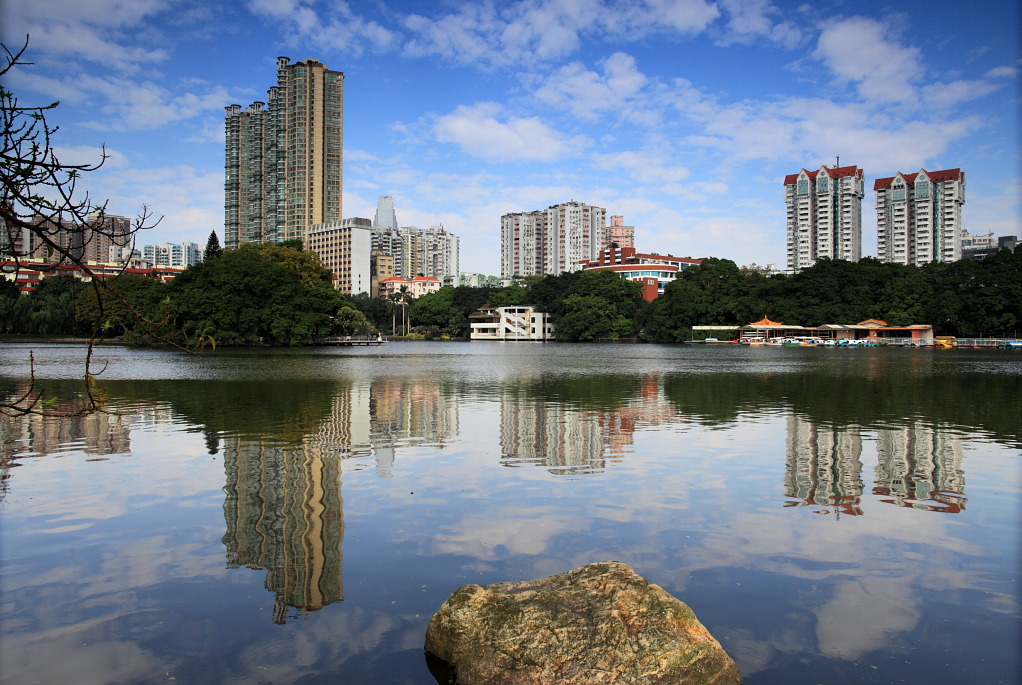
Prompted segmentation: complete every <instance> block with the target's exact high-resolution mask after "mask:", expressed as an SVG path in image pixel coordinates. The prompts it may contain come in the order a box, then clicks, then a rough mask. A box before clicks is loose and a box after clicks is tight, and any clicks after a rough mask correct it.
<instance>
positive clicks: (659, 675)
mask: <svg viewBox="0 0 1022 685" xmlns="http://www.w3.org/2000/svg"><path fill="white" fill-rule="evenodd" d="M426 651H427V652H428V653H430V654H432V655H433V656H435V657H437V658H438V659H441V660H442V661H445V662H447V664H448V665H449V666H450V668H451V669H452V671H453V672H454V673H455V674H456V675H457V682H458V684H459V685H475V684H477V683H490V684H498V685H514V684H517V683H532V684H536V683H558V684H561V683H577V684H579V685H581V684H583V683H586V684H590V683H618V684H621V683H656V684H660V683H663V684H666V683H685V684H686V685H688V684H693V685H695V684H700V685H701V684H703V683H707V684H713V685H735V684H738V683H741V677H740V675H739V673H738V667H737V666H736V665H735V662H734V661H733V660H732V659H731V657H729V656H728V655H727V653H726V652H724V649H723V648H722V647H721V646H720V643H718V642H717V641H716V640H715V639H714V638H713V636H712V635H710V634H709V632H707V630H706V628H704V627H703V625H702V624H701V623H699V621H698V620H697V619H696V617H695V614H694V613H693V612H692V610H691V609H690V608H689V607H688V606H687V605H686V604H684V603H683V602H681V601H680V600H678V599H676V598H674V597H672V596H671V595H669V594H668V593H667V592H666V591H665V590H664V589H663V588H662V587H660V586H659V585H655V584H653V583H650V582H649V581H647V580H646V579H644V578H642V577H641V576H639V575H638V574H636V573H635V572H634V571H633V570H632V569H631V568H630V567H629V566H628V565H627V564H624V563H621V562H619V561H605V562H600V563H596V564H589V565H588V566H583V567H581V568H577V569H575V570H573V571H568V572H567V573H561V574H558V575H555V576H550V577H549V578H543V579H541V580H530V581H521V582H507V583H497V584H495V585H489V586H483V585H464V586H462V587H460V588H458V589H457V590H455V591H454V593H453V594H452V595H451V596H450V597H449V598H448V599H447V601H446V602H444V604H443V606H441V607H440V610H439V611H438V612H437V613H436V614H435V615H434V616H433V618H432V620H431V621H430V623H429V628H428V629H427V631H426Z"/></svg>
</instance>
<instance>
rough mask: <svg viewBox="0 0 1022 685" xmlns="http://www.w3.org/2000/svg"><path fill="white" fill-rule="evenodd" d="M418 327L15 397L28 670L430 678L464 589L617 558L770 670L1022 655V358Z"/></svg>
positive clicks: (951, 666)
mask: <svg viewBox="0 0 1022 685" xmlns="http://www.w3.org/2000/svg"><path fill="white" fill-rule="evenodd" d="M395 348H397V346H395ZM399 349H400V348H398V349H397V350H395V353H386V354H385V355H383V356H380V357H379V358H377V357H376V356H370V355H368V354H367V355H365V356H364V357H362V356H359V357H348V356H342V355H336V356H335V355H327V354H321V355H318V356H317V357H316V358H315V360H314V361H315V363H316V364H322V367H323V370H324V372H323V373H322V374H318V375H316V376H315V377H309V378H304V377H299V378H295V377H287V378H275V377H264V376H262V375H260V374H259V373H251V374H248V375H244V377H243V378H242V379H241V380H219V379H220V378H225V377H227V376H228V375H230V374H229V373H228V372H230V371H232V369H231V368H229V365H228V364H227V363H226V362H225V363H224V364H223V366H224V369H223V374H222V375H217V376H216V378H213V379H209V378H205V379H201V374H196V376H195V377H196V378H200V379H199V380H185V379H183V378H182V376H183V374H179V375H178V376H176V378H178V380H172V381H161V380H155V379H154V376H155V374H153V376H150V380H145V381H132V380H122V381H116V380H115V381H112V382H105V383H103V386H104V388H103V389H104V391H105V392H106V394H107V396H108V397H109V398H110V406H111V408H113V409H115V410H116V411H118V412H122V413H121V414H95V415H92V416H87V417H82V418H76V419H64V420H56V419H54V420H48V419H40V418H38V417H21V418H17V419H6V418H0V476H5V475H7V474H14V476H15V477H13V479H12V481H11V482H12V483H13V485H12V486H11V487H10V490H9V492H7V494H6V497H5V498H4V504H3V507H4V511H3V516H4V517H5V520H4V523H5V524H6V523H8V522H9V523H10V525H7V526H5V528H6V530H5V531H3V532H4V539H5V542H9V544H5V545H3V546H0V557H2V562H0V583H2V584H3V586H4V589H5V592H4V595H3V596H2V597H0V601H2V606H0V613H2V615H3V616H4V620H3V622H2V624H0V637H3V638H4V639H2V640H0V663H2V664H3V666H4V669H5V671H6V672H5V673H4V680H5V682H7V681H8V673H14V675H13V676H12V677H10V678H9V680H10V682H11V683H21V682H26V683H27V682H43V681H46V682H60V681H64V680H75V678H74V677H73V676H74V675H76V674H70V675H66V674H65V673H64V670H62V667H63V664H61V663H58V662H57V660H52V659H48V655H49V654H51V653H52V652H53V649H54V645H56V646H57V648H58V651H59V652H60V653H62V654H64V653H66V654H67V657H66V662H67V663H72V662H73V663H74V665H75V669H76V670H80V671H82V672H83V673H86V672H87V675H88V676H90V677H91V681H92V682H114V681H117V682H149V681H152V680H155V679H163V676H164V675H165V674H166V676H167V677H168V678H169V677H175V678H176V679H177V680H179V681H182V682H184V681H189V682H203V681H213V680H215V681H217V682H304V681H310V682H311V681H324V682H325V681H328V680H329V681H340V680H351V681H355V682H408V681H410V680H416V675H423V673H424V671H421V670H416V669H421V668H422V665H421V662H422V652H421V645H422V642H421V636H422V632H423V631H424V630H425V625H426V623H427V621H428V617H429V616H430V615H431V614H432V612H433V611H435V609H436V606H438V605H439V603H440V602H442V601H443V600H444V599H445V598H446V597H447V596H448V595H449V593H450V591H451V590H452V589H453V587H456V586H457V585H460V584H463V583H465V582H497V581H498V580H506V579H509V578H518V577H529V576H532V577H535V576H539V575H542V574H545V573H553V572H557V571H561V570H564V569H565V568H570V567H572V566H575V565H578V564H581V563H584V562H587V561H592V560H593V559H597V558H610V557H611V556H615V557H619V558H625V559H628V560H632V561H634V563H635V564H636V565H637V567H641V569H640V568H637V570H641V571H642V572H643V573H644V574H646V575H648V576H649V577H651V578H653V579H655V580H656V581H657V582H659V583H660V584H662V585H664V586H665V587H668V588H670V589H671V590H672V591H676V592H678V593H682V596H683V597H690V598H691V599H692V600H694V601H695V602H696V603H698V605H699V606H698V608H697V611H698V612H699V613H700V616H701V618H702V617H704V616H705V617H707V620H708V623H713V624H714V625H708V628H710V629H711V630H712V631H713V632H714V634H715V635H718V636H721V637H722V638H723V639H724V640H723V641H725V642H727V643H728V644H726V647H727V648H728V649H729V651H731V650H734V652H735V653H736V657H737V658H739V660H740V662H741V663H740V665H741V667H742V669H743V673H744V674H746V675H747V676H749V678H748V682H750V683H752V682H756V683H759V684H760V685H774V684H775V683H789V682H817V681H820V680H826V681H827V682H847V683H852V682H855V683H863V684H865V683H869V682H876V678H877V677H878V676H877V671H876V670H874V669H873V665H877V667H878V669H883V670H882V671H880V673H881V675H880V676H879V677H882V678H884V679H885V681H889V682H895V681H899V682H900V681H905V682H912V681H913V678H915V679H917V680H920V679H926V680H933V679H936V677H938V676H941V675H943V676H945V677H949V678H950V679H951V680H953V681H955V682H979V681H983V682H998V681H1001V682H1014V681H1016V680H1017V678H1015V679H1014V680H1012V679H1011V678H1010V677H1006V674H1007V675H1008V676H1010V675H1013V674H1017V668H1015V665H1017V660H1016V661H1012V662H1011V663H1009V664H1008V665H1007V666H1005V665H1004V663H1005V659H1013V658H1014V656H1012V655H1013V654H1014V652H1013V651H1012V650H1011V649H1010V648H1008V647H1006V646H1005V645H1006V644H1009V643H1011V639H1010V636H1009V637H1007V638H1006V637H1005V636H1006V635H1010V633H1011V627H1012V626H1014V624H1015V623H1016V622H1017V621H1016V620H1015V619H1016V618H1017V615H1018V590H1017V587H1016V584H1015V583H1014V578H1015V577H1016V576H1017V542H1013V541H1015V540H1016V539H1017V530H1018V527H1017V511H1015V509H1014V505H1015V504H1016V503H1017V500H1018V484H1017V476H1015V475H1014V473H1013V472H1012V470H1011V469H1012V468H1013V467H1014V466H1015V465H1017V464H1016V463H1015V461H1014V460H1015V458H1016V457H1017V446H1018V445H1019V444H1020V440H1019V433H1018V425H1019V424H1018V422H1017V413H1015V412H1016V411H1017V410H1014V408H1013V405H1012V404H1011V402H1010V401H1007V400H1009V399H1012V398H1015V395H1016V393H1017V379H1018V373H1017V372H1012V373H1002V374H1000V375H998V374H993V373H989V374H984V373H983V371H984V367H983V366H982V365H979V364H976V365H973V366H968V365H967V363H968V362H969V360H972V359H973V357H967V358H966V357H959V359H960V360H964V361H960V364H961V365H962V366H961V369H960V370H957V371H942V370H941V369H939V368H934V369H930V368H916V367H912V366H911V365H909V364H904V363H902V361H904V360H908V361H916V362H917V363H919V364H923V363H925V364H927V365H929V366H931V367H932V366H933V365H934V364H939V363H940V360H941V359H945V358H946V357H944V356H939V355H938V356H933V355H928V353H927V354H912V353H908V352H906V353H904V354H902V353H900V352H899V353H897V354H891V353H888V352H887V351H882V350H881V351H876V352H865V351H864V352H863V355H860V356H856V357H855V358H854V360H862V359H865V360H866V361H867V362H869V363H867V364H861V363H860V362H859V361H854V362H848V368H847V369H846V368H845V367H844V366H843V364H844V362H843V360H844V359H845V358H844V357H839V356H835V357H834V360H833V361H830V362H827V363H823V362H819V361H814V360H818V359H823V357H822V356H819V355H816V354H815V353H814V352H808V353H807V354H806V355H803V356H802V357H797V358H800V359H803V360H805V361H804V363H803V362H800V363H798V364H794V363H791V362H790V361H785V362H783V363H782V362H777V361H775V362H774V363H773V364H771V365H758V366H756V367H755V368H753V367H751V366H750V368H749V369H745V368H739V364H737V363H735V364H732V365H731V366H730V367H728V368H727V369H724V370H721V369H718V368H717V367H716V364H717V362H718V361H719V359H718V357H711V356H710V353H711V351H710V350H706V351H705V354H703V355H702V356H699V355H700V354H702V353H701V352H698V351H697V352H694V353H691V354H690V351H689V350H687V349H684V348H670V350H669V351H668V352H669V354H667V353H665V355H667V356H666V357H665V360H663V361H658V362H656V363H653V362H649V361H647V362H642V360H641V359H638V361H635V360H631V359H630V360H629V362H628V363H629V364H632V362H635V363H636V364H639V365H642V366H643V368H642V371H643V372H644V373H631V372H630V371H627V370H624V366H625V365H624V364H618V365H617V366H615V367H614V368H617V369H622V370H621V371H619V372H617V373H604V369H605V367H606V366H608V365H610V366H612V365H613V364H614V363H616V362H614V359H616V356H617V355H618V351H619V350H620V349H623V348H617V347H615V348H612V350H611V351H610V352H606V351H605V352H603V353H602V354H604V357H600V358H596V359H595V360H591V359H589V358H588V356H589V355H598V354H601V352H599V351H600V350H607V349H610V348H601V347H592V348H577V349H580V350H583V351H584V352H585V355H586V356H587V358H586V359H582V360H575V361H573V362H570V363H569V362H562V361H561V360H559V359H555V357H557V356H558V355H561V354H564V352H562V351H563V350H567V349H573V348H567V347H554V348H549V347H544V348H542V351H541V353H540V352H537V355H539V354H541V355H542V356H537V357H536V358H535V359H533V362H534V365H535V367H536V368H540V369H541V370H542V373H519V371H520V366H521V365H518V364H510V363H508V364H506V365H503V366H502V365H500V364H493V365H487V362H488V361H489V360H486V359H482V360H480V359H475V358H474V357H473V354H474V353H472V352H471V350H475V349H484V350H485V349H496V348H490V347H485V348H476V347H465V348H453V347H451V346H447V347H445V348H443V349H445V350H451V349H459V350H460V349H465V350H467V351H469V352H468V353H467V356H466V358H468V359H471V360H472V362H471V363H466V364H464V367H465V371H464V372H461V371H459V370H452V369H453V367H454V366H455V364H453V363H448V364H447V366H448V367H450V368H449V369H439V370H437V369H434V368H433V365H435V364H436V363H437V362H436V359H435V358H432V357H429V355H421V356H422V359H419V358H418V357H414V358H413V357H412V355H408V356H406V357H404V358H401V359H398V357H400V356H401V355H400V354H397V351H398V350H399ZM416 349H420V348H416ZM500 349H501V354H513V355H519V356H520V355H522V352H521V350H522V349H523V348H520V347H516V348H506V347H502V348H500ZM529 349H532V348H529ZM536 349H537V350H539V348H536ZM629 349H630V348H629ZM636 349H637V350H639V351H642V350H652V351H656V349H657V348H653V347H643V348H636ZM590 351H593V352H590ZM785 352H788V351H785ZM820 352H821V354H823V353H824V351H822V350H821V351H820ZM827 352H829V351H827ZM757 353H760V354H761V355H764V356H768V355H771V354H774V353H773V352H772V351H770V350H757V351H752V350H748V351H741V350H734V351H730V350H724V351H721V352H719V353H714V354H717V355H718V356H719V357H720V358H725V359H726V358H728V355H732V356H735V355H744V356H741V358H740V361H741V364H743V365H744V364H747V363H748V362H747V361H746V360H748V359H752V358H753V357H752V356H751V355H754V354H757ZM133 354H136V353H134V352H133ZM137 354H138V355H139V357H140V359H145V360H146V361H147V362H149V361H151V360H153V359H156V360H158V359H159V358H160V355H159V354H153V353H149V352H145V353H143V352H138V353H137ZM262 354H263V353H260V355H262ZM265 354H268V355H269V354H273V353H272V352H266V353H265ZM387 354H389V355H390V356H386V355H387ZM794 354H798V353H797V352H796V353H794ZM684 355H689V356H688V357H685V356H684ZM811 355H812V356H811ZM0 356H2V355H0ZM426 357H429V358H428V359H427V358H426ZM281 358H283V359H285V360H286V359H290V358H291V357H290V356H282V357H281ZM301 358H302V359H305V357H301ZM755 358H757V359H758V357H755ZM792 358H796V357H792V356H791V355H786V356H784V357H783V360H790V359H792ZM253 359H256V358H255V357H253ZM777 359H782V358H781V357H780V356H777ZM827 359H830V358H829V357H828V358H827ZM848 359H851V357H848ZM539 360H543V361H542V363H541V362H540V361H539ZM700 360H702V362H701V363H702V364H703V366H701V367H699V366H698V365H696V362H700ZM212 361H217V360H216V359H214V360H212ZM227 361H230V360H227ZM256 361H257V362H258V365H259V366H260V367H262V366H266V367H267V368H269V367H271V366H273V365H266V364H265V361H264V360H263V359H262V357H261V356H260V357H259V358H258V359H256ZM709 361H712V362H713V364H712V365H711V364H709V363H708V362H709ZM356 362H357V363H356ZM189 363H190V362H189ZM218 364H219V362H218ZM542 364H546V366H543V365H542ZM572 364H574V366H572ZM255 365H257V364H256V362H255V361H254V362H253V366H255ZM310 365H312V362H311V361H310ZM331 365H332V366H331ZM710 366H713V368H712V370H709V371H707V369H708V368H709V367H710ZM512 367H513V368H512ZM853 367H854V368H853ZM274 368H276V367H274ZM998 368H1003V367H998ZM593 369H598V370H596V371H593ZM527 370H528V369H527ZM1013 374H1014V375H1013ZM57 386H58V384H57V383H54V387H57ZM68 388H69V391H68V395H69V396H70V395H71V393H73V392H74V388H73V384H69V385H68ZM937 390H939V391H940V393H939V400H938V399H937V397H938V393H937V392H936V391H937ZM57 394H58V395H59V393H57ZM459 434H461V435H460V436H459ZM782 450H783V451H784V455H785V459H784V460H783V461H784V463H783V465H782V463H781V461H782V460H781V459H780V454H781V451H782ZM46 454H52V455H55V456H58V457H62V458H59V459H44V458H37V457H40V456H43V455H46ZM109 455H121V457H120V458H114V459H107V460H106V461H102V462H99V463H88V462H92V461H98V460H99V459H104V458H106V457H107V456H109ZM966 456H967V457H968V462H969V469H970V472H969V479H970V481H969V485H970V488H971V491H970V493H969V494H970V495H971V496H972V497H973V499H974V503H975V498H976V497H977V496H978V493H981V492H992V491H993V489H994V488H992V487H991V483H995V484H997V485H996V486H995V487H1000V484H1001V483H1007V485H1006V488H1007V490H1008V496H1006V497H1000V498H999V497H988V498H987V500H986V501H984V502H983V506H982V507H970V509H971V510H972V511H968V512H967V511H965V510H964V503H965V474H964V469H965V462H966ZM1005 457H1007V458H1005ZM345 460H348V462H347V464H345ZM221 461H222V463H221ZM374 462H375V466H376V470H375V474H374V471H373V469H372V466H373V464H374ZM19 463H20V464H22V465H23V466H24V468H12V467H10V466H9V465H10V464H19ZM500 466H504V467H515V468H500ZM367 467H368V468H367ZM342 472H343V473H344V474H345V475H344V478H345V483H344V495H345V500H346V501H342V496H341V487H342V486H341V476H342ZM546 472H549V473H552V474H570V475H572V476H574V477H572V478H562V477H549V476H548V475H547V473H546ZM871 472H872V473H871ZM413 485H414V487H411V486H413ZM420 485H421V488H420ZM413 489H414V490H415V492H414V493H412V492H411V490H413ZM412 495H414V496H412ZM0 497H3V493H0ZM781 500H784V505H785V507H793V508H784V507H781V506H780V505H779V502H780V501H781ZM885 502H886V503H892V504H895V505H897V506H893V507H892V506H882V503H885ZM345 504H346V505H347V506H348V508H349V511H348V512H347V514H348V515H347V516H346V517H345V516H344V514H345V512H344V511H343V506H344V505H345ZM800 507H801V509H799V508H800ZM916 509H918V510H919V511H916ZM806 511H815V512H818V513H821V514H823V513H827V514H834V515H835V517H834V518H833V519H827V518H824V517H823V516H808V515H806V516H803V515H801V512H806ZM929 512H945V513H946V512H960V513H959V515H958V516H957V517H954V518H953V519H948V518H946V517H940V516H934V515H932V514H930V513H929ZM842 514H843V515H844V516H841V515H842ZM837 518H841V519H843V521H844V523H843V524H842V525H837V526H833V525H830V522H831V521H832V520H836V519H837ZM1006 540H1007V541H1008V542H1007V543H1006V542H1005V541H1006ZM342 546H343V550H342ZM225 554H226V559H227V563H226V564H225V562H224V558H225ZM345 556H346V557H347V558H346V559H345V558H344V557H345ZM342 563H346V564H347V566H345V567H344V569H343V571H344V572H345V574H344V575H347V577H346V578H343V581H347V585H348V587H347V591H348V592H347V595H346V594H345V587H344V582H343V581H342V577H343V576H342ZM225 565H226V566H227V568H228V569H231V570H226V569H225V568H224V567H225ZM239 567H248V568H251V569H256V572H255V573H252V572H249V573H245V572H243V571H240V570H235V569H238V568H239ZM259 584H264V585H265V588H266V589H267V590H269V592H266V591H264V590H262V589H260V588H258V587H257V588H255V590H254V591H253V587H252V586H258V585H259ZM271 603H272V605H273V607H272V608H273V611H272V617H273V618H272V621H270V620H265V619H263V620H252V619H253V617H259V614H260V612H262V613H263V614H268V613H270V611H269V610H270V605H271ZM331 604H332V605H333V606H328V605H331ZM324 607H325V608H324ZM694 608H695V607H694ZM320 609H323V610H322V611H320ZM289 616H290V617H291V618H292V620H290V621H287V619H288V617H289ZM296 616H300V617H302V618H303V620H302V621H300V622H299V621H295V620H294V618H295V617H296ZM285 621H287V622H288V623H289V624H290V625H289V627H288V629H286V630H280V629H279V624H282V623H284V622H285ZM1006 627H1007V629H1006ZM103 650H106V652H105V656H102V655H103V654H104V651H103ZM1005 655H1008V656H1007V657H1006V656H1005ZM88 659H94V660H95V659H102V662H100V661H93V662H89V661H88ZM51 662H52V663H51ZM211 674H212V675H211ZM991 674H992V675H993V676H995V677H987V676H990V675H991ZM57 676H60V677H57ZM421 679H422V678H420V680H421ZM88 680H90V678H89V677H79V678H77V680H76V681H77V682H86V681H88ZM416 681H417V680H416Z"/></svg>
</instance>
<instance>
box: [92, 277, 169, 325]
mask: <svg viewBox="0 0 1022 685" xmlns="http://www.w3.org/2000/svg"><path fill="white" fill-rule="evenodd" d="M99 288H100V286H98V285H94V284H90V285H89V286H88V287H86V288H85V289H84V290H83V291H82V293H81V294H80V295H79V296H78V299H77V302H76V312H75V315H76V316H77V318H78V320H79V322H81V323H82V324H84V325H85V326H88V327H89V328H91V329H93V330H95V331H101V332H102V335H103V336H104V337H112V336H120V335H127V336H129V337H130V338H132V341H134V342H142V341H147V340H150V339H151V338H152V333H154V331H150V330H147V329H146V324H145V323H144V321H140V320H139V315H141V316H142V317H144V318H145V319H148V320H150V321H158V320H159V319H160V318H162V317H161V316H160V315H161V314H162V311H161V309H162V307H161V305H162V304H163V301H164V299H165V298H166V293H167V290H168V286H166V285H165V284H163V283H161V282H159V281H157V280H155V279H152V278H149V277H147V276H139V275H137V274H121V275H119V276H117V277H115V278H113V279H111V280H110V281H109V282H108V283H107V284H106V287H105V288H104V289H103V290H102V291H100V289H99Z"/></svg>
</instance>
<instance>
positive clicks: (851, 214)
mask: <svg viewBox="0 0 1022 685" xmlns="http://www.w3.org/2000/svg"><path fill="white" fill-rule="evenodd" d="M863 176H864V174H863V171H862V169H860V168H859V167H858V166H855V165H851V166H834V167H827V166H822V167H820V168H819V170H817V171H809V170H808V169H803V170H802V171H800V172H799V173H797V174H789V175H787V176H785V177H784V202H785V204H786V205H787V207H788V218H787V228H786V232H787V244H788V269H789V270H791V271H798V270H800V269H805V268H807V267H810V266H812V265H813V264H815V263H816V260H817V259H821V258H823V257H829V258H831V259H846V260H848V261H850V262H857V261H859V259H861V258H862V198H863V196H864V195H865V180H864V178H863Z"/></svg>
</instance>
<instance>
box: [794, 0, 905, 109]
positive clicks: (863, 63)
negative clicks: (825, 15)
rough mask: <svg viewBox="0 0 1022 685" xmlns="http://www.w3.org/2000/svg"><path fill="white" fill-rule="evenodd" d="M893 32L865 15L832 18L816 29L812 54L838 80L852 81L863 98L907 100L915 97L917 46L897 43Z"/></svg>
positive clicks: (882, 101)
mask: <svg viewBox="0 0 1022 685" xmlns="http://www.w3.org/2000/svg"><path fill="white" fill-rule="evenodd" d="M893 33H894V31H893V29H892V28H891V27H889V26H887V25H885V24H883V23H881V22H880V21H878V20H876V19H871V18H868V17H851V18H848V19H842V20H839V21H834V22H831V23H829V24H827V25H825V26H824V28H823V31H822V32H821V33H820V38H819V42H818V44H817V48H816V51H815V52H814V56H815V57H817V58H818V59H820V60H821V61H822V62H823V63H824V64H825V65H826V66H827V67H828V68H829V69H830V70H831V71H832V72H833V73H834V75H835V76H836V77H837V79H838V82H840V83H851V84H854V85H855V86H856V88H857V89H858V92H859V95H860V96H861V97H862V98H863V99H865V100H867V101H875V102H880V103H896V102H907V101H911V100H913V99H914V98H915V97H916V94H915V88H914V84H915V83H916V82H917V81H919V79H920V78H921V77H922V75H923V69H922V66H921V65H920V64H919V54H920V53H919V49H918V48H914V47H907V46H904V45H901V44H900V43H899V42H897V40H895V36H893V35H892V34H893Z"/></svg>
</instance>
